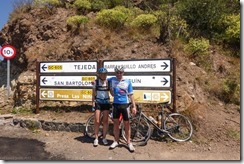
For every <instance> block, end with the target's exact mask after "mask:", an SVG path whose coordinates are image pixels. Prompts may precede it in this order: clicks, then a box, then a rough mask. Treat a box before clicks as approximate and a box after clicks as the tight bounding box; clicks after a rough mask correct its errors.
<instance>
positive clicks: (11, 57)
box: [1, 45, 16, 59]
mask: <svg viewBox="0 0 244 164" xmlns="http://www.w3.org/2000/svg"><path fill="white" fill-rule="evenodd" d="M6 47H10V48H12V49H13V51H14V54H13V55H12V56H10V57H9V56H5V55H4V54H3V49H4V48H6ZM1 55H2V56H3V57H4V59H13V58H14V57H15V56H16V49H15V47H14V46H11V45H4V46H3V47H2V48H1Z"/></svg>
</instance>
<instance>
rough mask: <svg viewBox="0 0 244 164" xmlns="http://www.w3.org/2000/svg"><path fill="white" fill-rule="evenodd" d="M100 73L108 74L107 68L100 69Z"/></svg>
mask: <svg viewBox="0 0 244 164" xmlns="http://www.w3.org/2000/svg"><path fill="white" fill-rule="evenodd" d="M98 73H108V71H107V69H106V68H104V67H102V68H99V70H98Z"/></svg>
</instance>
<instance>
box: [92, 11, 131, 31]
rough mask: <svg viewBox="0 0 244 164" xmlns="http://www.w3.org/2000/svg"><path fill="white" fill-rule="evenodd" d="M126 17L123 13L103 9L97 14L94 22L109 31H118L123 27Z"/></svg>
mask: <svg viewBox="0 0 244 164" xmlns="http://www.w3.org/2000/svg"><path fill="white" fill-rule="evenodd" d="M127 17H128V16H127V15H126V14H125V13H124V12H123V11H120V10H116V9H105V10H102V11H100V12H98V13H97V17H96V22H97V23H98V24H99V25H101V26H104V27H107V28H110V29H118V28H122V27H123V26H124V23H125V21H126V18H127Z"/></svg>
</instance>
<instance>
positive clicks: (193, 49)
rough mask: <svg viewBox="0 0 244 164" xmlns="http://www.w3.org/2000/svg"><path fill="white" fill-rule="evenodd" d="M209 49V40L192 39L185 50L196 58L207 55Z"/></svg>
mask: <svg viewBox="0 0 244 164" xmlns="http://www.w3.org/2000/svg"><path fill="white" fill-rule="evenodd" d="M208 49H209V40H208V39H205V38H200V39H193V38H190V40H189V42H188V44H187V45H186V46H185V50H186V51H187V52H189V53H190V54H191V56H192V57H194V56H195V55H197V54H206V53H208Z"/></svg>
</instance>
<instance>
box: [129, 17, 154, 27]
mask: <svg viewBox="0 0 244 164" xmlns="http://www.w3.org/2000/svg"><path fill="white" fill-rule="evenodd" d="M156 22H157V18H156V17H155V16H154V15H152V14H141V15H138V16H137V17H136V18H135V19H134V20H133V21H132V22H131V26H132V27H135V28H141V29H149V28H150V27H152V26H153V25H155V23H156Z"/></svg>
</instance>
